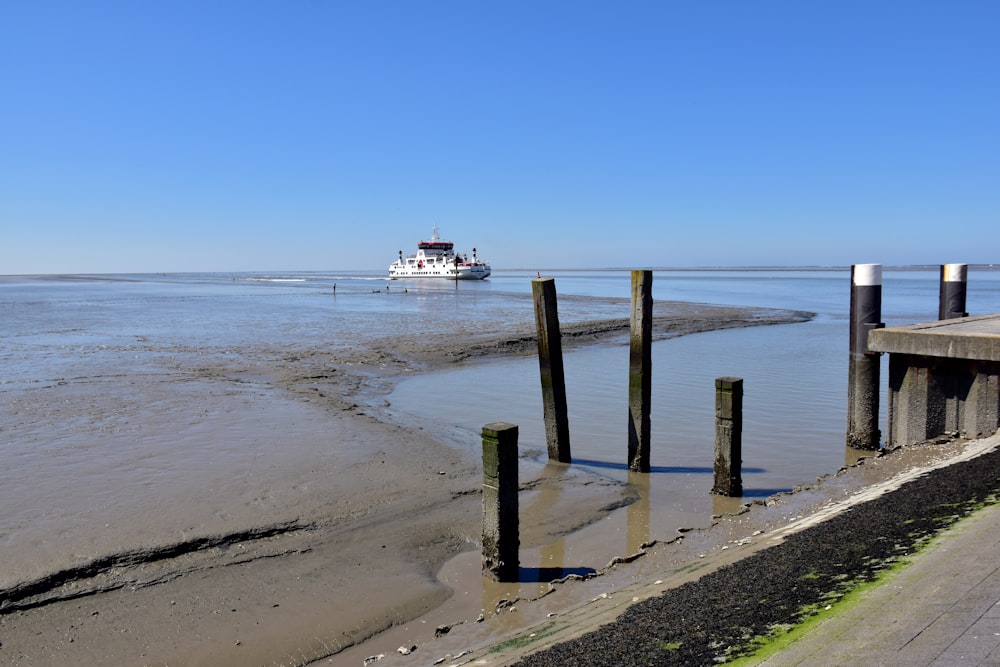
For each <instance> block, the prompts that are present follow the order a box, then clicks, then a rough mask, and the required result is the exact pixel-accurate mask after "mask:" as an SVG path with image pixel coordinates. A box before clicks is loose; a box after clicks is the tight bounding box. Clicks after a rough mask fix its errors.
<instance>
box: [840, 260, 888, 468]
mask: <svg viewBox="0 0 1000 667" xmlns="http://www.w3.org/2000/svg"><path fill="white" fill-rule="evenodd" d="M881 319H882V265H881V264H855V265H854V266H852V267H851V315H850V320H851V322H850V326H851V329H850V336H851V340H850V366H849V367H848V380H847V446H848V447H853V448H854V449H878V448H879V445H880V442H881V438H882V433H881V431H879V428H878V407H879V403H878V392H879V376H880V364H879V355H878V353H877V352H876V353H872V354H869V352H868V332H869V331H871V330H872V329H877V328H879V327H882V326H884V324H883V323H882V322H881V321H880V320H881Z"/></svg>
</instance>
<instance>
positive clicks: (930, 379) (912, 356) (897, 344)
mask: <svg viewBox="0 0 1000 667" xmlns="http://www.w3.org/2000/svg"><path fill="white" fill-rule="evenodd" d="M869 348H870V349H871V350H872V351H873V352H887V353H889V424H888V430H889V433H888V435H887V437H886V444H887V445H892V446H896V445H910V444H915V443H918V442H923V441H924V440H928V439H930V438H934V437H937V436H939V435H941V434H943V433H958V434H960V435H962V436H963V437H968V438H979V437H985V436H988V435H991V434H993V433H995V432H996V431H997V428H998V427H1000V314H994V315H984V316H979V317H965V318H959V319H949V320H943V321H938V322H927V323H923V324H912V325H909V326H902V327H891V328H887V329H881V330H878V331H873V332H872V333H871V336H870V337H869Z"/></svg>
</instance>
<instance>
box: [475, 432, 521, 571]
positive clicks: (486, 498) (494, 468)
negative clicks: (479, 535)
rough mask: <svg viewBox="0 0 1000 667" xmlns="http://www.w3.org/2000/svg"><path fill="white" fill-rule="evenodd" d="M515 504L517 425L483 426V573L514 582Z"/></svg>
mask: <svg viewBox="0 0 1000 667" xmlns="http://www.w3.org/2000/svg"><path fill="white" fill-rule="evenodd" d="M518 531H519V519H518V502H517V425H516V424H508V423H506V422H494V423H492V424H487V425H486V426H483V571H484V572H486V573H487V574H488V575H489V576H491V577H492V578H493V579H496V580H497V581H517V579H518V568H519V566H520V562H519V559H518V548H519V547H520V544H521V542H520V537H519V532H518Z"/></svg>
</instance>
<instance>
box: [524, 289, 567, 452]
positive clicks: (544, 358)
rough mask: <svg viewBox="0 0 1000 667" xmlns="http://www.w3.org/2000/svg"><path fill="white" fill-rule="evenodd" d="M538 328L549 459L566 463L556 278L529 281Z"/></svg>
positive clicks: (564, 409) (563, 387)
mask: <svg viewBox="0 0 1000 667" xmlns="http://www.w3.org/2000/svg"><path fill="white" fill-rule="evenodd" d="M531 295H532V297H533V298H534V302H535V326H536V328H537V330H538V369H539V372H540V374H541V380H542V410H543V412H544V416H545V441H546V443H547V445H548V450H549V460H550V461H559V462H561V463H570V462H571V461H572V456H571V454H570V447H569V415H568V413H567V411H566V378H565V374H564V372H563V358H562V336H561V334H560V333H559V310H558V307H557V305H556V281H555V280H554V279H553V278H539V279H537V280H532V281H531Z"/></svg>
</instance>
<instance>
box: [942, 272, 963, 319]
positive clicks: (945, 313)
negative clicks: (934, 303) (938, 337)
mask: <svg viewBox="0 0 1000 667" xmlns="http://www.w3.org/2000/svg"><path fill="white" fill-rule="evenodd" d="M968 282H969V265H968V264H942V265H941V302H940V305H939V306H938V319H939V320H953V319H955V318H956V317H968V316H969V314H968V313H967V312H965V292H966V286H967V284H968Z"/></svg>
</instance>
